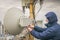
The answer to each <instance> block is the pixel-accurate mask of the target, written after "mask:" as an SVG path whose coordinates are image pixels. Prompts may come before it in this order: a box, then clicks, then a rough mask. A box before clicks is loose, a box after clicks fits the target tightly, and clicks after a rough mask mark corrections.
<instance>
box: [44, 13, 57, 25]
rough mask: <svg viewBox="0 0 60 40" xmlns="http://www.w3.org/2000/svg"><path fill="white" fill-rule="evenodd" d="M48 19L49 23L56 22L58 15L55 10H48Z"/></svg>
mask: <svg viewBox="0 0 60 40" xmlns="http://www.w3.org/2000/svg"><path fill="white" fill-rule="evenodd" d="M45 16H46V17H47V19H48V21H49V22H48V23H51V24H52V23H56V22H57V21H58V19H57V16H56V14H55V13H54V12H48V13H47V14H46V15H45Z"/></svg>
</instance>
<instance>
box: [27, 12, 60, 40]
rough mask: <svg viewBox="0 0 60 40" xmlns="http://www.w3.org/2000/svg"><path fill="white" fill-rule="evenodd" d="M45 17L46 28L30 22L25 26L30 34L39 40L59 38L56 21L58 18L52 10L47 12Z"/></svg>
mask: <svg viewBox="0 0 60 40" xmlns="http://www.w3.org/2000/svg"><path fill="white" fill-rule="evenodd" d="M45 16H46V18H47V22H48V23H47V24H45V25H46V26H47V28H40V27H38V26H33V25H32V24H31V25H29V26H28V27H27V29H28V30H29V31H30V33H31V35H33V36H34V37H35V38H37V39H41V40H60V25H59V24H58V23H57V21H58V19H57V16H56V14H55V13H54V12H48V13H47V14H46V15H45Z"/></svg>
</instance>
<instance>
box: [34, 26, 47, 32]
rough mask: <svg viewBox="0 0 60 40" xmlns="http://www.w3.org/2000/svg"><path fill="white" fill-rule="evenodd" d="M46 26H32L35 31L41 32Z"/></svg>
mask: <svg viewBox="0 0 60 40" xmlns="http://www.w3.org/2000/svg"><path fill="white" fill-rule="evenodd" d="M46 29H47V28H41V27H38V26H35V27H34V30H35V31H38V32H43V31H45V30H46Z"/></svg>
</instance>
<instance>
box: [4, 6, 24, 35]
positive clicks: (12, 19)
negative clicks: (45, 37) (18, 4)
mask: <svg viewBox="0 0 60 40" xmlns="http://www.w3.org/2000/svg"><path fill="white" fill-rule="evenodd" d="M20 16H23V12H22V11H21V10H20V9H18V8H15V7H13V8H10V9H8V11H7V12H6V15H5V17H4V27H5V30H6V32H7V33H9V34H12V35H17V34H19V33H21V31H22V30H23V28H24V27H22V26H21V25H20V24H19V19H20Z"/></svg>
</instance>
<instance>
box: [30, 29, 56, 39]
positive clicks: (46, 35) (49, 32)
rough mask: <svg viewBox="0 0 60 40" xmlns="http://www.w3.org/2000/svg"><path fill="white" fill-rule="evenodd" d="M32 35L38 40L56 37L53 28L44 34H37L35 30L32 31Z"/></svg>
mask: <svg viewBox="0 0 60 40" xmlns="http://www.w3.org/2000/svg"><path fill="white" fill-rule="evenodd" d="M31 34H32V35H33V36H34V37H36V38H38V39H49V38H52V37H54V36H55V31H54V29H53V28H49V29H47V30H46V31H43V32H37V31H35V30H32V31H31Z"/></svg>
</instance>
